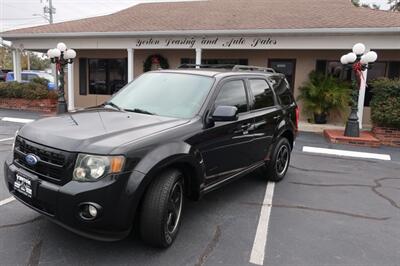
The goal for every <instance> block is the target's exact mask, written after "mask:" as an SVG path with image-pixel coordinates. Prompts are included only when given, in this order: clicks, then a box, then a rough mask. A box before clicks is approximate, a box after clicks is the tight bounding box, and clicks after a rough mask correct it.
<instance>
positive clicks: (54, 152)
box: [14, 137, 76, 185]
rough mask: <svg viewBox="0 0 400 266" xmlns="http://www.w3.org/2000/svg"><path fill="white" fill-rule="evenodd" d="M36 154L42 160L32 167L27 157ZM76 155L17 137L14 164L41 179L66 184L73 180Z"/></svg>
mask: <svg viewBox="0 0 400 266" xmlns="http://www.w3.org/2000/svg"><path fill="white" fill-rule="evenodd" d="M28 154H34V155H36V156H37V157H39V158H40V160H39V162H38V163H37V164H36V165H33V166H32V165H30V164H28V163H27V162H26V160H25V157H26V155H28ZM75 159H76V155H75V154H74V153H71V152H66V151H62V150H58V149H54V148H50V147H47V146H44V145H41V144H37V143H35V142H32V141H29V140H26V139H24V138H21V137H17V139H16V141H15V148H14V163H15V164H17V165H18V166H20V167H22V168H24V169H25V170H27V171H29V172H31V173H33V174H35V175H37V176H38V177H39V178H41V179H43V180H46V181H49V182H52V183H56V184H60V185H62V184H65V183H67V182H68V181H70V180H71V177H72V171H73V167H74V164H75Z"/></svg>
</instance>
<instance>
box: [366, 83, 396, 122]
mask: <svg viewBox="0 0 400 266" xmlns="http://www.w3.org/2000/svg"><path fill="white" fill-rule="evenodd" d="M371 85H372V87H373V90H372V93H373V96H372V100H371V103H370V107H371V119H372V122H373V124H374V125H376V126H380V127H392V128H399V129H400V79H387V78H383V79H377V80H375V81H373V82H372V84H371Z"/></svg>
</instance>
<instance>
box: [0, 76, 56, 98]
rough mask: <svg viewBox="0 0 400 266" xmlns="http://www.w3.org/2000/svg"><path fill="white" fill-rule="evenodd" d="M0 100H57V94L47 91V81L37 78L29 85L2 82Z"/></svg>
mask: <svg viewBox="0 0 400 266" xmlns="http://www.w3.org/2000/svg"><path fill="white" fill-rule="evenodd" d="M0 98H17V99H18V98H19V99H28V100H35V99H56V98H57V93H56V92H54V91H49V90H48V89H47V80H44V79H42V78H37V79H34V80H33V81H31V82H29V83H19V82H15V81H13V82H0Z"/></svg>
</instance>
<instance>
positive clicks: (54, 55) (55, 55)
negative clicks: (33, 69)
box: [52, 48, 61, 58]
mask: <svg viewBox="0 0 400 266" xmlns="http://www.w3.org/2000/svg"><path fill="white" fill-rule="evenodd" d="M52 55H53V58H54V57H60V56H61V51H60V50H59V49H58V48H56V49H53V51H52Z"/></svg>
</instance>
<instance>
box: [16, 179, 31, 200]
mask: <svg viewBox="0 0 400 266" xmlns="http://www.w3.org/2000/svg"><path fill="white" fill-rule="evenodd" d="M14 189H15V190H16V191H18V192H19V193H21V194H22V195H25V196H27V197H29V198H32V180H31V179H29V178H28V177H25V176H22V175H20V174H17V175H16V178H15V181H14Z"/></svg>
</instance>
